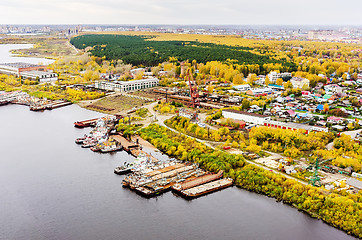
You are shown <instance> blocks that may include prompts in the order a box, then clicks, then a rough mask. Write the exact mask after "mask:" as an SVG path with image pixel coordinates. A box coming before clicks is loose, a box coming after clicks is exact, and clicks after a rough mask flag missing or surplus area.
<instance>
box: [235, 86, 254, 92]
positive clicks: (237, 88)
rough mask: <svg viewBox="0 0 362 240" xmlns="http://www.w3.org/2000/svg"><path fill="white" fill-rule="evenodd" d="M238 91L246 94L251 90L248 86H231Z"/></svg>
mask: <svg viewBox="0 0 362 240" xmlns="http://www.w3.org/2000/svg"><path fill="white" fill-rule="evenodd" d="M233 88H235V89H236V90H238V91H242V92H246V91H248V90H250V89H251V87H250V85H249V84H242V85H235V86H233Z"/></svg>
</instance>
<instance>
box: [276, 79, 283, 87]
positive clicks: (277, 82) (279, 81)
mask: <svg viewBox="0 0 362 240" xmlns="http://www.w3.org/2000/svg"><path fill="white" fill-rule="evenodd" d="M283 82H284V81H283V79H282V78H278V79H277V81H276V82H275V84H276V85H279V86H283Z"/></svg>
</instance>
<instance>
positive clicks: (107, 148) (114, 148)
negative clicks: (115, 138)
mask: <svg viewBox="0 0 362 240" xmlns="http://www.w3.org/2000/svg"><path fill="white" fill-rule="evenodd" d="M121 149H122V145H118V146H117V145H116V144H114V145H111V146H104V148H101V149H100V150H101V152H102V153H108V152H115V151H119V150H121Z"/></svg>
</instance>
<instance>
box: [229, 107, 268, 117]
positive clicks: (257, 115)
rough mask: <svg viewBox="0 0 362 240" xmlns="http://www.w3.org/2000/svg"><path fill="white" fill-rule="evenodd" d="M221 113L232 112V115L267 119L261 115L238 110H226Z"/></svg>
mask: <svg viewBox="0 0 362 240" xmlns="http://www.w3.org/2000/svg"><path fill="white" fill-rule="evenodd" d="M223 111H224V112H232V113H237V114H242V115H249V116H253V117H259V118H266V117H268V116H266V115H262V114H257V113H249V112H244V111H238V110H234V109H226V110H223Z"/></svg>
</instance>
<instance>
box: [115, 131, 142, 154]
mask: <svg viewBox="0 0 362 240" xmlns="http://www.w3.org/2000/svg"><path fill="white" fill-rule="evenodd" d="M110 138H112V139H114V140H115V141H116V142H118V143H119V144H121V145H122V147H123V150H125V151H126V152H128V153H131V149H136V148H138V147H139V144H137V143H133V142H131V141H128V140H127V139H126V138H125V137H123V136H122V135H121V134H120V133H118V134H116V135H112V136H110ZM137 155H138V154H137Z"/></svg>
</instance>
